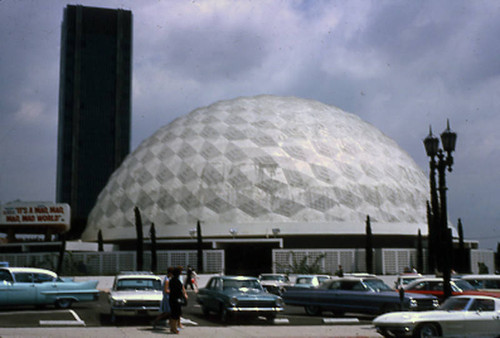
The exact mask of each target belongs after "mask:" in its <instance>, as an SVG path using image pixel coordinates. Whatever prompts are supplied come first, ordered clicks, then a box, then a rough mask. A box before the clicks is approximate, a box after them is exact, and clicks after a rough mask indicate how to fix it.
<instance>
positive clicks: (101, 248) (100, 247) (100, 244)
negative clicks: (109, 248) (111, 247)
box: [97, 229, 104, 252]
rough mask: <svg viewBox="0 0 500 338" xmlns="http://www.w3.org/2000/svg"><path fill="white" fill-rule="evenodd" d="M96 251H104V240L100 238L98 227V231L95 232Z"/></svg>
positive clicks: (100, 233)
mask: <svg viewBox="0 0 500 338" xmlns="http://www.w3.org/2000/svg"><path fill="white" fill-rule="evenodd" d="M97 251H99V252H103V251H104V240H103V239H102V231H101V230H100V229H99V232H98V233H97Z"/></svg>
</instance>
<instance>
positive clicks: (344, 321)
mask: <svg viewBox="0 0 500 338" xmlns="http://www.w3.org/2000/svg"><path fill="white" fill-rule="evenodd" d="M323 323H325V324H347V323H349V324H352V323H359V319H358V318H323Z"/></svg>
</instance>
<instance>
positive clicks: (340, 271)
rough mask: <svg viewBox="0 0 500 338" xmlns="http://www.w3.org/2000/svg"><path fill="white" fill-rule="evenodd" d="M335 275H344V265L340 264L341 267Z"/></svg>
mask: <svg viewBox="0 0 500 338" xmlns="http://www.w3.org/2000/svg"><path fill="white" fill-rule="evenodd" d="M335 275H336V276H338V277H344V269H342V265H339V269H338V270H337V271H336V272H335Z"/></svg>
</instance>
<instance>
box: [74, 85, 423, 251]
mask: <svg viewBox="0 0 500 338" xmlns="http://www.w3.org/2000/svg"><path fill="white" fill-rule="evenodd" d="M427 196H428V183H427V179H426V177H425V175H424V174H423V172H422V170H421V169H420V168H419V167H418V166H417V165H416V164H415V162H414V161H413V160H412V159H411V158H410V156H409V155H408V154H407V153H406V152H404V151H403V150H402V149H401V148H399V147H398V145H397V144H396V143H395V142H394V141H393V140H391V139H390V138H388V137H387V136H385V135H384V134H382V132H380V131H379V130H378V129H377V128H375V127H373V126H372V125H370V124H368V123H366V122H364V121H362V120H361V119H360V118H359V117H357V116H355V115H352V114H349V113H346V112H344V111H342V110H340V109H339V108H336V107H334V106H330V105H326V104H323V103H320V102H317V101H312V100H306V99H300V98H295V97H275V96H267V95H263V96H256V97H242V98H237V99H234V100H228V101H221V102H217V103H215V104H212V105H210V106H207V107H203V108H199V109H196V110H194V111H192V112H191V113H189V114H187V115H185V116H183V117H180V118H178V119H176V120H174V121H173V122H171V123H170V124H168V125H166V126H163V127H161V128H160V129H159V130H158V131H157V132H156V133H155V134H153V135H152V136H151V137H149V138H148V139H146V140H144V141H143V142H142V143H141V144H140V145H139V147H138V148H137V149H136V150H135V151H134V152H133V153H132V154H130V155H129V156H128V157H127V158H126V159H125V161H124V162H123V164H122V165H121V166H120V168H119V169H118V170H116V172H114V174H113V175H112V176H111V178H110V179H109V182H108V183H107V185H106V187H105V188H104V190H103V191H102V192H101V193H100V195H99V197H98V200H97V203H96V205H95V207H94V208H93V210H92V212H91V214H90V216H89V220H88V224H87V228H86V230H85V232H84V234H83V236H82V239H83V240H87V241H95V240H97V235H98V231H99V230H102V234H103V237H104V239H105V240H106V241H110V240H116V241H120V240H132V239H135V238H136V230H135V218H134V211H133V209H134V207H135V206H137V207H138V208H139V209H140V211H141V215H142V220H143V224H144V229H145V231H144V232H145V234H147V230H148V229H149V227H150V225H151V223H154V224H155V228H156V236H157V238H158V239H161V238H163V239H169V240H177V242H181V241H182V240H186V243H187V242H189V240H191V241H192V235H193V228H196V224H197V221H198V220H200V221H201V226H202V233H203V238H204V239H208V240H210V239H211V240H212V241H215V242H216V241H217V240H221V241H224V240H226V241H228V240H230V239H235V238H236V239H239V240H247V241H249V242H251V241H256V243H257V242H258V241H259V240H265V239H273V238H276V237H279V238H280V241H282V242H281V247H285V248H286V247H300V246H306V247H325V246H329V247H332V246H333V247H334V246H336V245H337V246H356V245H358V247H359V246H361V247H363V245H364V244H360V243H364V241H361V238H362V237H363V235H364V234H365V220H366V216H367V215H369V216H370V219H371V227H372V232H373V234H374V235H375V236H380V237H381V238H382V237H384V236H385V237H386V238H392V239H393V238H394V237H392V236H399V237H404V236H411V237H412V238H413V241H414V239H415V237H416V236H417V233H418V231H419V230H421V233H422V234H423V235H426V234H427V220H426V200H427ZM273 229H274V232H273ZM357 236H358V237H357ZM146 237H147V236H146ZM399 237H397V238H399ZM349 238H351V239H352V238H358V239H359V241H358V242H359V243H357V244H356V241H355V240H352V241H349ZM391 242H392V243H393V245H396V246H397V245H398V244H397V243H396V244H394V241H393V240H391ZM399 244H401V243H399Z"/></svg>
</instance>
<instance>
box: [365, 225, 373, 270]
mask: <svg viewBox="0 0 500 338" xmlns="http://www.w3.org/2000/svg"><path fill="white" fill-rule="evenodd" d="M365 250H366V272H368V273H373V235H372V227H371V224H370V216H369V215H366V249H365Z"/></svg>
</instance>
